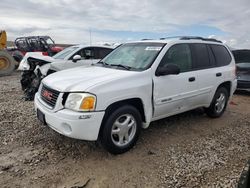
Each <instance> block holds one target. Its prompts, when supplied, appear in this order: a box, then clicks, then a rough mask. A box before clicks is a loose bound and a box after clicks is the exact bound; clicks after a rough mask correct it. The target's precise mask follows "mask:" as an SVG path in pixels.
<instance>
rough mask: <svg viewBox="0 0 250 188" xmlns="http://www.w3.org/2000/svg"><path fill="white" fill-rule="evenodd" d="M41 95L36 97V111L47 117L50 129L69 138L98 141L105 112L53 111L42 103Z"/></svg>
mask: <svg viewBox="0 0 250 188" xmlns="http://www.w3.org/2000/svg"><path fill="white" fill-rule="evenodd" d="M40 100H41V99H40V98H39V94H38V93H37V94H36V95H35V101H34V102H35V110H36V111H37V109H39V110H40V111H41V112H42V113H43V114H44V115H45V121H46V123H47V124H48V126H49V127H51V128H52V129H54V130H55V131H56V132H58V133H60V134H63V135H65V136H67V137H71V138H76V139H81V140H90V141H94V140H97V138H98V134H99V130H100V127H101V123H102V119H103V116H104V113H105V112H104V111H101V112H74V111H72V110H68V109H61V110H59V111H56V112H54V111H52V110H50V109H48V108H47V107H45V106H44V105H43V104H42V103H41V102H40Z"/></svg>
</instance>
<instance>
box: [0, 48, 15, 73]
mask: <svg viewBox="0 0 250 188" xmlns="http://www.w3.org/2000/svg"><path fill="white" fill-rule="evenodd" d="M14 69H15V62H14V59H13V57H12V56H11V55H10V54H8V52H5V51H0V76H6V75H10V74H11V73H12V72H13V71H14Z"/></svg>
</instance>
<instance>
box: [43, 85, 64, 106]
mask: <svg viewBox="0 0 250 188" xmlns="http://www.w3.org/2000/svg"><path fill="white" fill-rule="evenodd" d="M40 94H41V99H42V100H43V101H44V102H45V103H46V104H47V105H49V106H50V107H52V108H54V107H55V105H56V101H57V98H58V96H59V94H60V92H59V91H56V90H54V89H51V88H49V87H47V86H45V85H43V86H42V89H41V93H40Z"/></svg>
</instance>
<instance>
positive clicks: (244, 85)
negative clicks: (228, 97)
mask: <svg viewBox="0 0 250 188" xmlns="http://www.w3.org/2000/svg"><path fill="white" fill-rule="evenodd" d="M237 89H250V81H245V80H238V81H237Z"/></svg>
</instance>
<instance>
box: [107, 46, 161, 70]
mask: <svg viewBox="0 0 250 188" xmlns="http://www.w3.org/2000/svg"><path fill="white" fill-rule="evenodd" d="M163 46H164V44H163V43H152V42H151V43H129V44H124V45H122V46H120V47H118V48H117V49H116V50H114V51H113V52H111V53H110V54H109V55H108V56H107V57H105V58H104V59H103V60H102V63H103V65H105V66H108V65H110V66H112V67H115V66H117V67H118V68H122V67H123V68H124V67H126V68H127V69H134V70H145V69H147V68H148V67H150V66H151V64H152V63H153V61H154V60H155V58H156V57H157V55H158V54H159V52H160V50H161V49H162V47H163Z"/></svg>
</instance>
